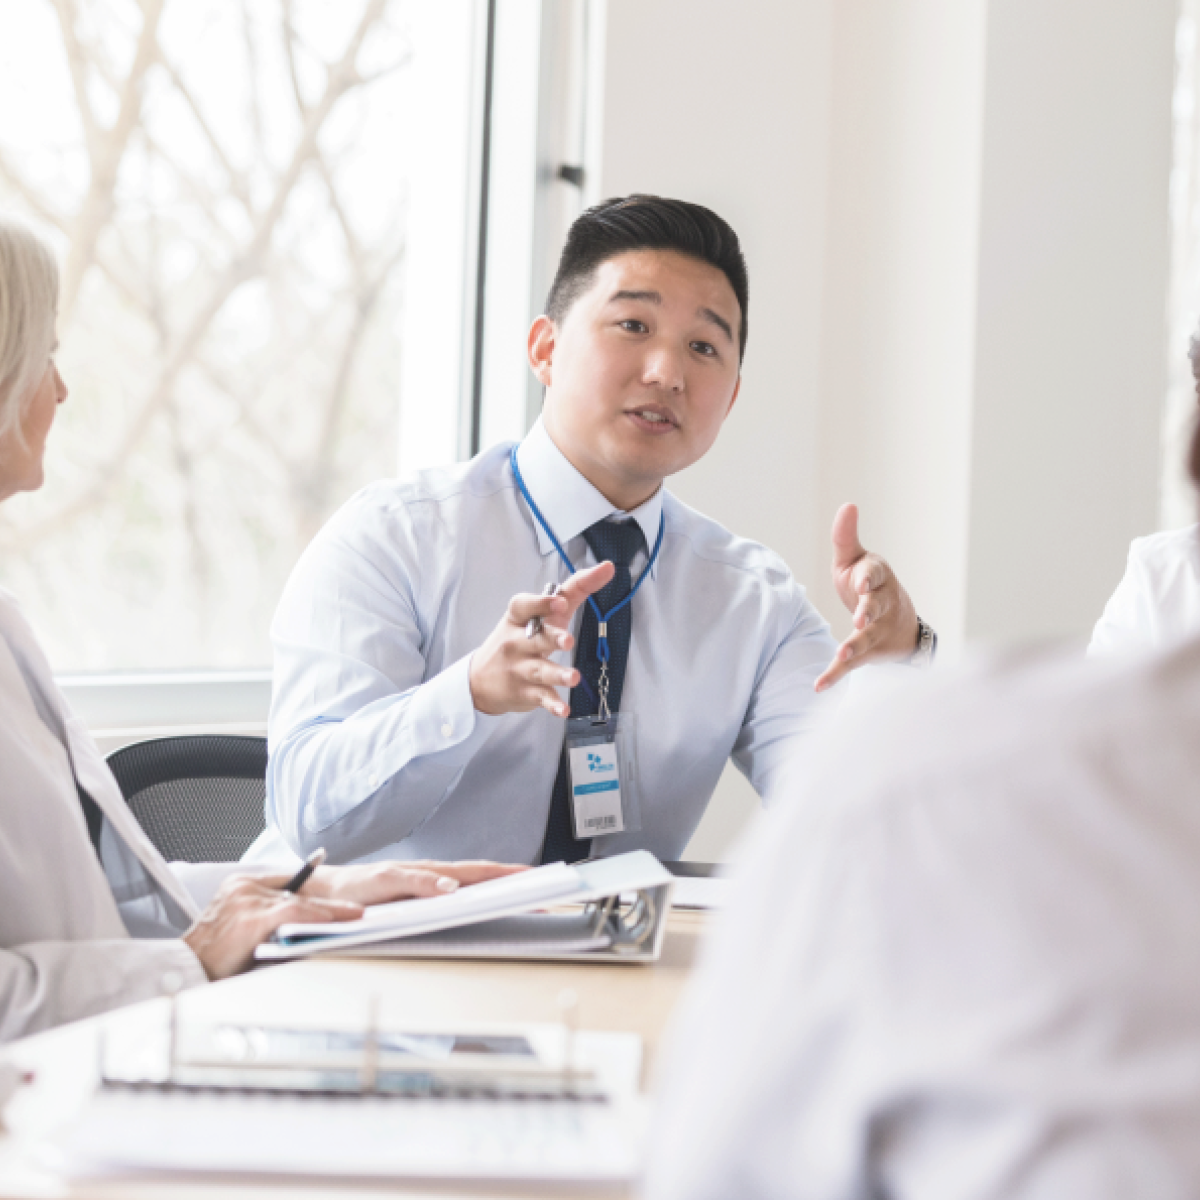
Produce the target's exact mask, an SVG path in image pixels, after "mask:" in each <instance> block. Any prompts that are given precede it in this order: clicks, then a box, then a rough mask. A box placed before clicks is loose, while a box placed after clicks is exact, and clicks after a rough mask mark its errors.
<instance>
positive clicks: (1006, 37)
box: [602, 0, 1175, 858]
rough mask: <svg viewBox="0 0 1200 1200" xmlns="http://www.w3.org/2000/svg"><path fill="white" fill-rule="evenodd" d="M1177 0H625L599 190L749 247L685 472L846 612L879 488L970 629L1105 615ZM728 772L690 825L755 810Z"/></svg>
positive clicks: (949, 627) (964, 638)
mask: <svg viewBox="0 0 1200 1200" xmlns="http://www.w3.org/2000/svg"><path fill="white" fill-rule="evenodd" d="M1174 20H1175V5H1174V0H1090V2H1088V3H1085V2H1084V0H1056V2H1055V3H1054V4H1052V5H1047V4H1046V3H1045V2H1044V0H904V3H899V4H898V3H895V0H779V2H778V3H769V2H768V0H756V2H753V3H744V4H739V5H728V4H721V3H716V2H715V0H655V3H652V4H646V3H644V2H642V0H609V3H608V38H607V52H608V53H607V63H606V67H605V79H604V94H605V105H604V122H603V125H604V154H603V182H602V191H603V193H604V194H606V195H614V194H620V193H624V192H629V191H635V190H639V191H659V192H664V193H667V194H673V195H680V196H685V197H687V198H689V199H693V200H698V201H700V202H702V203H707V204H709V205H711V206H712V207H714V208H716V209H717V210H718V211H720V212H721V213H722V214H723V215H724V216H726V217H727V218H728V219H729V220H730V221H731V222H732V223H733V225H734V226H735V227H736V228H737V229H738V231H739V233H740V235H741V236H742V239H743V241H744V244H745V248H746V252H747V257H748V259H749V265H750V278H751V307H750V327H751V337H750V351H749V357H748V360H747V364H746V372H745V386H744V390H743V398H742V400H741V401H740V402H739V405H738V407H737V409H736V410H735V412H734V414H733V416H732V417H731V418H730V421H729V423H728V425H727V427H726V429H725V431H724V432H723V434H722V437H721V440H720V441H719V442H718V444H717V446H716V448H715V449H714V451H713V452H712V454H711V455H710V456H709V457H708V458H707V459H706V460H705V461H704V462H703V463H701V464H699V465H698V466H697V467H695V468H693V469H692V470H690V471H689V472H687V473H685V474H684V475H683V476H680V477H679V478H678V479H676V480H675V481H673V483H672V487H673V488H674V489H675V490H676V491H677V492H678V493H679V494H680V495H681V496H682V497H683V498H684V499H686V500H687V501H688V502H689V503H692V504H695V505H696V506H697V507H700V508H702V509H703V510H704V511H706V512H708V513H710V514H711V515H713V516H714V517H716V518H717V519H719V520H721V521H723V522H724V523H726V524H728V525H729V526H730V527H732V528H733V529H735V530H737V531H738V532H740V533H744V534H747V535H749V536H752V537H756V538H759V539H761V540H763V541H765V542H767V543H768V544H770V545H771V546H773V547H774V548H775V549H777V550H778V551H780V553H782V554H783V556H784V557H785V559H787V561H788V562H789V564H790V565H791V567H792V569H793V570H794V571H795V572H796V574H797V576H798V577H799V578H800V579H801V580H802V581H804V582H806V583H808V584H809V585H810V588H811V592H812V595H813V597H814V599H815V600H816V601H817V603H818V606H819V607H820V608H821V609H822V611H823V612H825V614H826V615H827V616H829V617H830V618H833V619H834V621H835V626H838V627H840V628H843V629H844V628H845V624H846V623H845V618H844V617H843V616H841V615H840V614H839V613H838V612H837V602H836V600H835V599H834V597H833V594H832V588H831V586H830V585H829V582H828V579H827V566H826V563H827V559H828V549H827V545H828V543H827V538H828V527H829V522H830V520H831V519H832V516H833V513H834V511H835V509H836V507H837V505H838V504H839V503H840V502H842V501H843V500H851V499H852V500H855V501H857V502H858V503H859V504H860V506H861V508H862V510H863V529H864V540H866V541H867V543H868V544H869V545H871V546H872V547H873V548H877V549H879V550H881V551H882V552H883V553H885V554H886V555H887V556H888V557H889V558H890V559H891V560H892V561H893V562H894V564H895V565H896V567H897V569H898V570H899V571H900V573H901V575H902V577H903V578H904V579H905V581H906V583H907V584H908V585H909V587H910V590H911V591H912V593H913V595H914V597H915V598H916V600H917V603H918V607H919V608H920V609H921V611H922V612H923V613H925V614H926V615H927V616H928V617H929V618H930V619H931V620H932V621H933V622H934V623H935V624H937V625H938V627H939V628H940V629H941V631H942V634H943V638H944V642H945V644H946V646H947V649H948V650H949V651H950V652H951V655H953V653H954V651H956V650H957V649H958V648H959V647H961V646H962V645H963V644H964V643H968V642H971V641H977V640H984V639H986V640H1004V641H1014V640H1021V639H1024V638H1029V637H1041V636H1045V635H1047V634H1050V635H1054V636H1068V637H1076V638H1082V637H1084V636H1085V635H1086V633H1087V630H1088V628H1089V627H1090V625H1091V623H1092V621H1094V619H1095V617H1096V616H1097V615H1098V614H1099V612H1100V610H1101V608H1102V607H1103V603H1104V600H1105V598H1106V596H1107V594H1108V592H1109V591H1110V590H1111V588H1112V586H1113V585H1114V584H1115V582H1116V579H1117V577H1118V575H1119V572H1120V566H1121V559H1122V557H1123V553H1124V549H1125V547H1126V546H1127V544H1128V540H1129V538H1130V537H1132V536H1133V535H1134V534H1136V533H1138V532H1144V531H1148V530H1150V529H1152V528H1154V523H1155V503H1156V490H1157V475H1158V463H1157V433H1158V425H1159V419H1160V414H1161V404H1162V396H1163V394H1164V391H1165V378H1166V375H1165V319H1164V318H1165V302H1166V291H1167V259H1168V245H1167V236H1168V207H1167V188H1168V177H1169V167H1170V159H1169V154H1170V98H1171V84H1172V42H1173V35H1174ZM752 807H753V802H752V798H751V797H749V796H748V794H747V789H746V788H745V786H744V785H743V784H741V783H740V781H736V782H735V781H734V780H732V779H730V778H729V776H728V775H727V778H726V780H724V781H723V783H722V788H721V790H720V791H719V792H718V795H717V798H716V799H715V801H714V804H713V807H712V809H711V810H710V814H709V816H708V817H707V818H706V820H705V823H704V825H703V826H702V827H701V830H700V831H699V832H698V834H697V837H696V840H695V841H694V842H693V844H692V846H691V847H690V851H689V852H690V854H691V856H692V857H697V858H707V857H715V856H716V855H718V854H719V853H721V852H723V850H724V848H725V846H726V845H727V843H728V839H729V838H730V837H731V836H732V834H733V832H735V831H736V829H737V828H738V827H739V825H740V823H741V822H742V821H743V820H744V819H745V816H746V814H747V813H748V812H750V811H752Z"/></svg>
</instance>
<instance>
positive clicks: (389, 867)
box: [300, 859, 529, 904]
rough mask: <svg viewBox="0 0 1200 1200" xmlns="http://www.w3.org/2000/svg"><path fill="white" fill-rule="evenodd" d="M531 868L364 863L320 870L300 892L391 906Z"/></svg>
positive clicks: (430, 862) (423, 861)
mask: <svg viewBox="0 0 1200 1200" xmlns="http://www.w3.org/2000/svg"><path fill="white" fill-rule="evenodd" d="M528 869H529V868H528V867H521V866H513V865H511V864H509V863H494V862H452V863H448V862H434V861H433V860H432V859H421V860H420V861H417V862H377V863H364V864H363V865H362V866H357V867H318V868H317V870H316V871H314V872H313V875H312V878H311V879H309V881H308V882H307V883H306V884H305V885H304V886H303V887H302V888H301V889H300V894H301V895H304V896H318V897H321V898H323V899H326V900H349V901H352V902H354V903H356V904H387V903H388V902H389V901H391V900H409V899H414V898H416V897H419V896H444V895H446V893H447V892H454V891H457V890H458V888H459V887H460V886H465V885H467V884H472V883H483V882H484V881H485V880H487V879H499V878H500V877H501V876H504V875H515V874H517V873H518V872H520V871H527V870H528Z"/></svg>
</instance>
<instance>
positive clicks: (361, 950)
mask: <svg viewBox="0 0 1200 1200" xmlns="http://www.w3.org/2000/svg"><path fill="white" fill-rule="evenodd" d="M672 883H673V876H672V875H671V873H670V872H669V871H668V870H667V869H666V868H665V867H664V866H663V865H662V864H661V863H660V862H659V861H658V859H656V858H655V857H654V855H653V854H650V853H649V852H648V851H646V850H634V851H632V852H630V853H628V854H620V855H615V856H614V857H612V858H600V859H593V860H591V861H588V862H581V863H575V864H573V865H568V864H566V863H551V864H549V865H547V866H544V867H535V868H533V869H532V870H530V871H524V872H522V873H521V874H519V875H512V876H508V877H507V878H504V879H494V880H490V881H489V882H487V883H479V884H476V885H474V886H473V887H465V888H462V889H460V890H459V891H457V892H454V893H452V894H450V895H448V896H436V897H430V898H428V899H422V900H404V901H399V902H397V903H395V904H380V905H376V906H374V907H373V908H370V909H368V910H367V912H366V914H365V915H364V916H363V918H362V919H361V920H358V921H346V922H342V923H340V924H332V925H284V926H281V927H280V929H279V930H278V931H277V933H276V934H275V936H274V938H272V939H271V941H269V942H266V943H264V944H263V945H261V946H259V948H258V950H257V952H256V957H257V958H258V959H259V960H260V961H279V960H283V959H293V958H305V957H308V956H310V955H313V954H340V955H352V956H355V957H363V956H369V957H385V958H475V959H478V958H516V959H547V960H563V961H569V962H643V963H644V962H654V961H655V960H656V959H657V958H658V957H659V955H660V953H661V952H662V942H663V935H664V932H665V929H666V914H667V911H668V909H669V907H670V898H671V887H672ZM551 907H552V908H554V909H557V910H558V911H550V912H547V911H544V910H545V909H547V908H551Z"/></svg>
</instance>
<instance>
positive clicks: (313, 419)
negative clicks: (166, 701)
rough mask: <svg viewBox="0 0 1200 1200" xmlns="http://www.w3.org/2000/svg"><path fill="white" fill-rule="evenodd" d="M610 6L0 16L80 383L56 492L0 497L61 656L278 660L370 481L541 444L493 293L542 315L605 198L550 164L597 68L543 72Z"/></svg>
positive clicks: (62, 6)
mask: <svg viewBox="0 0 1200 1200" xmlns="http://www.w3.org/2000/svg"><path fill="white" fill-rule="evenodd" d="M587 7H588V6H587V4H586V3H584V2H582V0H581V3H580V4H572V3H563V4H562V5H561V6H559V8H558V11H557V12H552V11H551V10H552V9H555V8H556V6H554V5H551V4H547V5H545V6H543V5H541V4H537V3H533V0H511V2H509V3H497V0H491V2H490V3H489V2H488V0H436V3H435V2H433V0H426V2H425V3H417V2H416V0H344V2H343V3H337V4H333V3H328V0H263V2H261V3H260V2H258V0H255V2H254V3H250V2H249V0H140V3H138V2H135V0H89V2H88V3H82V2H80V0H23V2H22V3H21V4H19V5H16V4H14V5H7V6H5V8H4V10H3V15H0V25H2V29H0V205H2V206H3V208H4V209H6V210H9V211H13V210H16V211H19V212H24V213H26V214H28V215H29V216H30V217H31V218H32V219H34V220H35V221H36V222H37V223H38V224H39V225H40V227H41V228H42V229H44V230H46V231H47V232H50V233H52V234H53V236H54V237H55V238H56V239H57V245H58V248H59V250H60V257H61V261H62V263H63V286H62V297H61V305H60V314H59V326H60V328H59V333H60V340H61V343H62V350H61V353H60V360H59V361H60V366H61V369H62V373H63V375H64V378H65V379H66V381H67V383H68V386H69V387H70V390H71V394H70V398H69V400H68V402H67V404H66V406H65V408H64V410H63V411H62V413H61V414H60V418H59V422H58V426H57V428H56V431H55V433H54V435H53V437H52V439H51V444H50V452H49V454H48V458H47V469H48V470H47V483H46V486H45V487H44V488H43V489H42V490H41V491H40V492H38V493H35V494H31V495H29V496H24V497H19V498H17V499H15V500H13V501H10V502H8V503H6V504H5V505H4V507H3V509H0V583H2V584H3V585H4V586H6V587H9V588H11V589H12V590H14V591H15V592H17V594H18V595H19V596H20V597H21V599H22V601H23V602H24V604H25V606H26V608H27V610H28V611H29V613H30V616H31V617H32V618H33V620H34V622H35V624H36V625H37V627H38V630H39V633H40V634H41V635H42V637H43V639H44V641H45V643H46V644H47V647H48V649H49V652H50V655H51V658H52V661H53V662H54V664H55V666H56V667H57V668H58V669H60V670H61V669H68V670H81V669H83V670H104V671H112V670H131V669H139V668H141V669H145V668H167V667H208V668H241V667H253V666H264V665H266V664H267V663H268V662H269V647H268V643H267V627H268V623H269V619H270V614H271V611H272V610H273V608H274V605H275V602H276V600H277V598H278V595H279V591H280V588H281V586H282V584H283V581H284V580H285V579H286V577H287V574H288V572H289V570H290V569H291V567H292V565H293V563H294V562H295V559H296V557H297V555H298V554H299V552H300V551H301V550H302V549H303V547H304V546H305V545H306V544H307V542H308V541H309V539H310V538H311V537H312V536H313V534H314V532H315V531H316V530H317V529H318V528H319V527H320V525H321V523H322V522H323V521H324V520H325V519H326V518H327V517H328V515H329V514H330V513H331V512H332V511H333V510H334V509H335V508H336V507H337V506H338V505H340V504H341V503H342V502H343V501H344V500H345V499H346V498H347V497H348V496H349V495H350V494H351V493H352V492H353V491H354V490H355V489H356V488H357V487H359V486H361V485H362V484H363V483H365V482H367V481H369V480H371V479H374V478H378V477H380V476H386V475H391V474H393V473H395V471H396V469H397V467H398V466H402V467H413V466H422V465H426V464H427V463H429V462H431V461H437V460H445V459H451V458H453V457H455V456H461V455H463V454H465V453H469V452H470V450H471V449H472V443H474V444H475V445H478V444H479V443H480V440H481V439H482V440H483V441H484V442H486V441H488V440H492V439H493V438H494V437H497V436H505V435H507V436H513V435H519V434H520V432H521V431H522V430H523V428H524V426H525V425H526V424H527V423H528V415H529V412H528V409H529V405H528V404H527V402H526V398H525V396H524V389H525V385H524V383H523V382H521V383H519V384H516V385H514V384H513V383H512V382H511V381H512V380H516V379H518V378H519V375H520V353H521V351H520V346H519V345H517V346H512V347H507V348H506V349H505V350H504V352H502V353H499V354H497V353H495V352H494V351H493V349H492V348H491V344H489V343H487V339H486V334H487V326H488V320H487V319H485V315H486V314H485V310H484V307H483V306H482V302H481V301H480V299H479V295H477V291H478V289H479V287H480V285H482V287H483V289H484V291H483V292H482V293H480V294H482V295H483V296H484V300H486V302H487V305H488V306H489V307H488V311H489V312H490V311H492V310H493V309H494V310H495V311H496V312H504V313H506V314H509V315H510V317H511V318H512V319H513V320H515V322H516V323H517V324H519V323H521V322H524V321H526V320H527V318H528V316H529V315H530V313H531V311H532V310H535V309H536V305H537V303H538V302H539V301H540V296H538V295H537V290H538V288H539V287H540V286H541V284H542V283H543V282H544V279H542V278H541V277H540V276H539V272H540V274H541V275H544V266H542V267H539V265H538V264H539V263H542V261H543V259H544V258H545V254H544V252H542V251H541V250H539V247H540V246H541V245H542V244H543V243H544V242H545V240H546V239H547V238H550V239H553V238H556V237H557V236H558V232H559V227H560V226H561V221H562V219H563V217H564V214H565V215H566V216H569V215H570V210H571V206H572V205H574V207H575V208H576V209H577V207H578V203H579V202H580V200H581V198H582V193H581V192H580V190H579V188H578V187H577V186H575V184H576V183H577V182H578V180H577V175H576V176H575V177H574V178H572V173H571V172H566V173H565V174H562V173H559V172H558V170H557V166H558V164H557V163H553V164H551V165H550V167H549V168H547V166H546V164H545V163H544V162H543V161H542V158H543V157H544V155H545V153H546V152H548V151H547V136H548V135H547V132H546V131H547V129H548V128H551V132H552V133H553V135H554V137H555V138H557V141H558V143H560V144H561V145H563V146H566V145H568V144H576V143H578V142H579V138H580V136H582V134H581V132H580V131H581V130H582V129H583V125H582V123H581V122H582V118H579V120H576V119H575V118H574V117H571V118H570V120H569V121H568V122H567V123H568V124H569V125H571V129H569V130H567V131H566V132H565V133H564V132H563V131H562V130H559V129H558V128H557V125H561V124H562V122H561V121H559V122H558V123H557V125H556V124H555V122H550V123H549V125H548V124H547V120H546V112H547V110H548V106H549V107H550V108H553V109H554V110H555V111H557V110H558V109H562V110H563V111H565V112H573V111H574V109H572V108H571V105H570V103H568V102H567V101H565V100H564V99H563V97H566V96H569V95H570V88H571V86H572V85H577V84H578V80H577V79H576V80H573V81H563V80H555V79H554V78H553V72H552V71H551V72H548V70H547V68H546V67H545V66H544V65H543V63H544V62H557V61H560V60H561V59H562V55H561V53H557V54H556V55H555V56H551V55H550V54H549V51H550V50H551V49H552V48H555V47H552V46H551V43H552V42H554V41H555V39H558V41H559V42H563V39H565V43H564V44H567V45H568V48H569V47H570V46H574V45H576V44H577V43H579V37H580V36H581V34H580V30H583V29H584V26H585V22H584V21H583V15H584V14H585V11H586V9H587ZM567 18H569V20H568V19H567ZM564 20H565V21H566V23H565V24H564ZM544 39H546V50H547V54H546V56H545V57H543V53H542V47H543V40H544ZM580 44H581V43H580ZM561 48H562V47H561V45H558V46H557V50H558V51H561ZM489 56H490V57H489ZM575 57H576V58H579V54H576V55H575ZM570 60H571V55H570V54H568V55H567V61H570ZM530 80H531V81H532V82H530ZM522 81H524V82H522ZM555 89H557V90H555ZM489 106H490V107H489ZM576 107H578V106H577V105H576ZM553 152H554V153H555V154H556V155H560V156H561V154H562V153H565V151H560V150H559V149H558V148H557V147H554V148H553ZM518 177H519V178H518ZM489 186H490V192H491V212H490V216H489V210H488V195H489ZM539 188H541V189H542V192H545V193H546V194H547V195H550V196H551V198H552V202H551V201H547V200H546V198H545V196H541V193H539V191H538V189H539ZM564 194H569V196H568V199H567V200H565V201H564V200H563V199H562V196H563V195H564ZM539 197H540V198H539ZM553 197H558V199H557V200H554V199H553ZM564 204H565V206H566V207H565V208H564ZM551 217H554V218H555V219H554V220H551ZM498 219H503V220H504V222H505V226H504V228H505V236H504V237H503V238H499V239H497V238H495V237H493V238H492V239H491V250H490V251H489V249H488V239H487V236H486V235H487V232H488V228H489V221H491V222H495V221H496V220H498ZM539 238H540V239H541V240H540V241H539ZM514 246H515V247H517V249H518V251H519V253H520V254H521V255H523V256H524V266H523V267H522V269H520V270H516V271H515V274H514V267H513V264H512V263H511V262H510V261H507V260H505V259H504V258H503V254H508V255H509V258H511V256H512V252H513V248H514ZM481 255H482V257H481ZM539 255H540V257H539ZM529 264H533V265H529ZM489 265H491V266H492V267H493V268H494V269H493V271H492V274H491V276H490V277H489V276H488V267H489ZM493 340H494V339H493ZM485 345H487V347H488V348H487V350H486V355H487V356H490V357H488V358H487V361H486V362H485ZM514 352H515V355H516V358H515V361H516V368H515V369H514ZM493 359H494V360H495V361H492V360H493ZM506 372H507V375H506V374H505V373H506ZM489 379H494V380H496V381H497V382H496V385H495V387H494V388H493V389H492V392H493V397H492V398H491V399H490V400H489V397H488V394H487V393H488V380H489ZM506 379H507V380H508V382H504V380H506ZM514 386H516V387H517V389H518V390H519V391H520V392H521V396H520V399H519V401H518V402H517V403H516V404H515V406H514V403H513V401H512V399H511V393H512V391H513V388H514ZM500 393H504V395H503V396H502V395H501V394H500ZM496 406H499V407H498V408H497V407H496ZM493 409H495V410H496V411H499V412H501V414H502V415H501V417H500V418H499V419H489V418H488V416H487V414H488V413H489V412H491V411H492V410H493ZM503 414H507V415H503Z"/></svg>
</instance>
